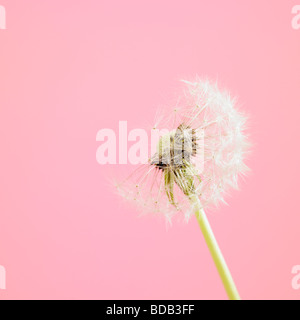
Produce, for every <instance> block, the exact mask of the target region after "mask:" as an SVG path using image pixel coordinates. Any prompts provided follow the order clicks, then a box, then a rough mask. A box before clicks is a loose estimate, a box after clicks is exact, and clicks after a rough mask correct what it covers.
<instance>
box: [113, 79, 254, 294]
mask: <svg viewBox="0 0 300 320" xmlns="http://www.w3.org/2000/svg"><path fill="white" fill-rule="evenodd" d="M183 83H184V91H183V94H182V95H181V97H180V98H178V102H177V103H176V106H175V107H174V108H172V110H171V111H170V110H166V112H165V114H162V115H160V116H159V119H158V120H157V122H156V124H155V126H154V128H153V130H158V131H159V132H160V134H159V138H158V141H157V144H156V147H155V150H153V153H152V154H151V157H149V159H148V161H147V163H145V164H143V165H141V166H140V167H138V168H137V169H136V170H135V171H134V172H133V173H132V174H131V175H130V176H129V177H128V178H127V179H126V180H125V181H123V182H121V183H118V184H117V185H116V187H117V189H118V192H119V193H120V194H121V195H122V196H123V197H124V198H126V199H128V200H130V201H132V202H134V203H135V204H136V205H137V206H139V207H140V210H141V212H151V213H159V214H162V215H164V216H165V217H166V219H167V221H172V217H174V216H176V215H180V216H183V217H184V218H185V220H187V221H188V220H189V218H190V217H191V216H192V215H195V216H196V218H197V221H198V223H199V226H200V229H201V231H202V233H203V236H204V239H205V241H206V243H207V246H208V248H209V250H210V253H211V255H212V258H213V260H214V262H215V265H216V267H217V270H218V272H219V275H220V277H221V279H222V282H223V285H224V287H225V290H226V292H227V294H228V297H229V299H231V300H239V299H240V296H239V294H238V291H237V289H236V286H235V284H234V281H233V279H232V276H231V274H230V271H229V269H228V267H227V265H226V262H225V260H224V258H223V255H222V253H221V251H220V249H219V246H218V244H217V242H216V239H215V237H214V234H213V232H212V229H211V227H210V225H209V222H208V220H207V217H206V214H205V211H204V210H205V209H207V208H210V207H215V206H216V205H217V204H219V203H220V202H224V201H225V200H224V195H226V194H227V193H228V192H229V191H230V189H231V188H237V186H238V177H239V176H241V175H244V174H245V173H246V172H247V170H248V168H247V166H246V165H245V163H244V159H245V156H246V155H247V153H248V150H249V142H248V139H247V136H246V134H245V125H246V117H245V115H244V114H242V113H241V112H240V111H239V110H237V108H236V106H235V100H234V99H232V98H231V96H230V94H229V93H228V92H225V91H221V90H219V88H218V87H217V85H216V84H214V83H212V82H210V81H208V80H200V79H196V81H195V82H189V81H183ZM162 132H163V134H162Z"/></svg>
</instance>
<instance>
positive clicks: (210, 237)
mask: <svg viewBox="0 0 300 320" xmlns="http://www.w3.org/2000/svg"><path fill="white" fill-rule="evenodd" d="M190 199H191V201H192V203H193V205H194V206H195V215H196V217H197V220H198V223H199V226H200V229H201V231H202V233H203V236H204V239H205V241H206V244H207V246H208V249H209V251H210V253H211V255H212V258H213V260H214V262H215V265H216V267H217V270H218V272H219V275H220V277H221V279H222V282H223V285H224V287H225V290H226V292H227V295H228V298H229V299H230V300H241V298H240V296H239V293H238V291H237V288H236V286H235V284H234V281H233V279H232V276H231V273H230V271H229V269H228V266H227V264H226V262H225V259H224V257H223V255H222V252H221V250H220V248H219V246H218V243H217V241H216V238H215V236H214V234H213V231H212V229H211V227H210V224H209V222H208V220H207V217H206V215H205V212H204V210H203V209H202V208H201V207H200V203H199V199H198V197H197V196H196V195H193V196H190Z"/></svg>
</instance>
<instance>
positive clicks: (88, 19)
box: [0, 0, 300, 299]
mask: <svg viewBox="0 0 300 320" xmlns="http://www.w3.org/2000/svg"><path fill="white" fill-rule="evenodd" d="M298 2H299V1H298ZM1 4H2V5H4V6H5V7H6V11H7V30H0V148H1V156H0V265H3V266H5V268H6V271H7V290H0V299H12V298H14V299H34V298H35V299H48V298H50V299H54V298H55V299H67V298H68V299H69V298H70V299H148V298H150V299H211V298H215V299H226V294H225V292H224V290H223V287H222V284H221V282H220V279H219V277H218V274H217V272H216V270H215V267H214V265H213V262H212V259H211V257H210V255H209V252H208V249H207V248H206V245H205V243H204V240H203V238H202V235H201V233H200V230H199V228H198V226H197V223H196V220H195V219H192V220H191V222H190V223H189V224H188V225H185V224H178V223H175V224H174V225H173V227H172V228H170V229H168V230H166V227H165V223H164V220H163V219H158V218H154V217H152V216H146V217H142V218H139V217H138V212H137V211H136V210H134V209H132V208H131V207H130V206H127V205H124V203H123V202H122V201H121V200H120V199H119V197H118V196H117V195H115V194H114V193H113V191H112V189H111V188H110V187H109V183H108V182H107V177H108V176H109V175H118V174H119V172H121V171H126V170H128V168H127V167H126V166H101V165H99V164H98V163H97V162H96V149H97V147H98V146H99V142H98V143H97V142H96V139H95V138H96V133H97V132H98V130H100V129H102V128H113V129H115V130H117V127H118V122H119V120H127V121H128V126H129V129H133V128H144V127H145V128H147V125H148V124H150V123H151V120H152V119H154V116H155V112H156V107H157V106H159V105H160V104H166V103H168V99H169V96H172V94H173V92H174V90H175V89H177V88H178V82H177V80H178V79H181V78H185V77H189V78H190V77H192V76H194V75H195V74H198V75H200V76H201V75H207V76H209V77H211V78H213V79H218V81H219V83H220V84H221V85H222V86H225V87H227V88H229V89H230V90H231V91H232V92H233V93H234V94H236V95H238V97H239V102H240V104H241V105H242V106H243V108H244V109H245V110H246V111H247V112H249V113H250V114H251V116H252V119H251V125H250V130H251V135H252V140H253V142H254V144H255V146H254V150H253V155H252V157H251V158H250V160H249V161H248V164H249V166H250V167H251V168H252V173H251V174H250V176H249V178H247V179H246V180H245V182H244V181H243V182H242V184H241V191H239V192H233V194H232V197H231V198H230V199H228V202H229V204H230V205H229V206H221V207H220V209H219V210H217V211H210V212H209V219H210V222H211V224H212V227H213V229H214V231H215V234H216V237H217V239H218V241H219V243H220V246H221V248H222V250H223V253H224V255H225V257H226V260H227V262H228V264H229V266H230V268H231V271H232V274H233V276H234V278H235V281H236V283H237V286H238V288H239V291H240V294H241V296H242V298H244V299H255V298H257V299H299V298H300V290H299V291H296V290H293V288H292V286H291V281H292V277H293V275H292V274H291V269H292V267H293V266H294V265H297V264H300V232H299V223H300V215H299V198H300V194H299V181H300V170H299V163H300V152H299V138H300V135H299V119H300V111H299V110H300V108H299V107H300V106H299V104H300V90H299V83H300V60H299V57H300V30H299V31H296V30H293V29H292V27H291V20H292V14H291V9H292V7H293V5H295V4H299V3H297V1H296V2H295V1H288V0H281V1H279V0H276V1H274V0H268V1H267V0H264V1H261V0H255V1H254V0H252V1H241V0H228V1H223V0H219V1H212V0H206V1H204V0H201V1H200V0H195V1H190V0H185V1H156V0H153V1H131V0H129V1H98V0H84V1H83V0H81V1H80V0H76V1H74V0H63V1H62V0H51V1H40V0H26V1H21V0H18V1H17V0H9V1H8V0H1ZM117 132H118V131H117Z"/></svg>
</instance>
